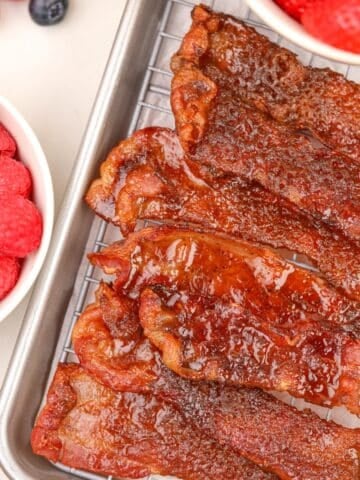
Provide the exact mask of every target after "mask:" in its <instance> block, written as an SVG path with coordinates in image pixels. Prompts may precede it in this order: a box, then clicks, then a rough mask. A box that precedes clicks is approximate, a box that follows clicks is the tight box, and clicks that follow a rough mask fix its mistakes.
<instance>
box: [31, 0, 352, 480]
mask: <svg viewBox="0 0 360 480" xmlns="http://www.w3.org/2000/svg"><path fill="white" fill-rule="evenodd" d="M171 66H172V70H173V72H174V78H173V81H172V90H171V101H172V108H173V112H174V115H175V120H176V133H175V132H173V131H171V130H169V129H164V128H156V127H154V128H147V129H145V130H142V131H139V132H137V133H135V134H134V135H133V136H132V137H131V138H129V139H127V140H125V141H123V142H121V143H120V145H118V146H117V147H116V148H114V149H113V150H112V151H111V152H110V154H109V156H108V158H107V159H106V161H105V162H104V163H103V164H102V166H101V177H100V178H99V179H97V180H95V181H94V182H93V184H92V185H91V187H90V190H89V192H88V193H87V196H86V200H87V202H88V204H89V205H90V207H91V208H92V209H93V210H94V211H95V212H96V213H97V214H98V215H100V216H101V217H103V218H105V219H106V220H107V221H109V222H111V223H113V224H114V225H117V226H119V227H120V229H121V232H122V234H123V235H124V236H125V237H126V238H125V240H123V241H119V242H116V243H114V244H112V245H110V246H108V247H106V248H104V249H103V250H102V251H100V252H98V253H92V254H90V255H89V259H90V261H91V262H92V263H93V264H94V265H96V266H98V267H100V268H102V269H103V271H104V272H105V273H106V274H113V275H114V282H113V284H111V285H110V284H106V283H104V282H101V283H100V286H99V288H98V290H97V293H96V302H95V303H93V304H92V305H89V306H88V307H87V308H86V310H85V311H84V313H83V314H82V315H81V317H80V319H79V320H78V323H77V324H76V326H75V329H74V332H73V345H74V349H75V352H76V353H77V355H78V358H79V361H80V365H75V364H68V365H60V366H59V367H58V371H57V373H56V375H55V379H54V381H53V384H52V386H51V388H50V391H49V394H48V399H47V404H46V406H45V407H44V409H43V410H42V413H41V414H40V416H39V417H38V419H37V422H36V426H35V428H34V430H33V434H32V447H33V449H34V451H35V452H36V453H38V454H40V455H43V456H45V457H47V458H49V459H50V460H53V461H60V462H62V463H64V464H66V465H70V466H72V467H77V468H83V469H86V470H91V471H94V472H101V473H104V474H107V475H113V476H117V477H127V478H139V477H144V476H146V475H149V474H151V473H159V474H162V475H175V476H177V477H179V478H182V479H184V480H200V479H201V480H203V479H209V480H210V479H214V480H215V479H216V480H218V479H225V480H226V479H229V480H230V479H231V480H238V479H276V478H280V479H297V480H300V479H301V480H350V479H351V480H356V479H357V480H358V479H359V478H360V466H359V453H360V430H359V429H355V428H345V427H344V426H340V425H337V424H335V423H333V422H331V421H326V420H322V419H320V418H319V417H318V416H317V415H316V414H315V413H312V412H309V411H303V412H301V411H298V410H297V409H295V408H294V407H291V406H289V405H287V404H285V403H283V402H282V401H280V400H278V399H276V398H275V397H273V396H272V395H270V394H269V393H266V391H277V392H284V391H286V392H288V393H290V394H291V395H293V396H294V397H297V398H302V399H304V400H306V401H309V402H312V403H314V404H318V405H322V406H326V407H334V406H343V407H346V408H347V409H348V411H349V412H352V413H353V414H355V415H359V414H360V163H359V158H360V155H359V154H360V87H359V86H358V85H356V84H354V83H351V82H349V81H347V80H345V79H344V78H343V77H342V76H341V75H339V74H337V73H334V72H332V71H330V70H327V69H325V70H319V69H314V68H310V67H304V66H303V65H301V64H300V63H299V62H298V60H297V58H296V57H295V56H294V55H293V54H292V53H290V52H288V51H287V50H284V49H282V48H280V47H278V46H277V45H274V44H272V43H271V42H270V41H269V40H267V39H266V38H264V37H263V36H261V35H259V34H258V33H257V32H256V31H255V30H253V29H252V28H250V27H248V26H246V25H245V24H243V23H242V22H240V21H238V20H236V19H234V18H232V17H229V16H225V15H222V14H218V13H214V12H212V11H210V10H209V9H207V8H205V7H201V6H200V7H196V8H195V9H194V11H193V24H192V26H191V29H190V31H189V32H188V33H187V34H186V36H185V37H184V40H183V42H182V45H181V47H180V50H179V51H178V53H177V54H176V55H175V56H174V57H173V59H172V65H171ZM305 131H306V132H305ZM305 133H306V134H305ZM315 138H316V140H315ZM138 220H151V221H155V222H160V223H162V224H165V225H163V226H157V227H148V228H145V229H142V230H139V231H136V232H135V233H134V232H133V231H134V229H135V227H136V225H137V223H138ZM175 225H176V227H175ZM261 244H266V246H264V245H261ZM274 249H286V250H287V251H288V250H291V251H294V252H297V253H298V254H301V255H304V256H306V258H307V259H308V260H309V261H311V263H312V264H313V265H314V267H316V268H314V270H316V269H318V272H316V273H314V272H311V271H309V270H304V269H301V268H299V267H296V266H294V265H293V264H291V263H289V262H288V261H287V260H286V259H285V258H284V257H283V256H281V254H280V253H279V251H278V250H274Z"/></svg>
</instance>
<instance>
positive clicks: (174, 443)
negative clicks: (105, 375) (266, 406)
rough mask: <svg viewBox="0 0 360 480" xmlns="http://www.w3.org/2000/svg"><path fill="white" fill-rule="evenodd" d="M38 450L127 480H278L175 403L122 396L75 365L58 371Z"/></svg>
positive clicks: (35, 438)
mask: <svg viewBox="0 0 360 480" xmlns="http://www.w3.org/2000/svg"><path fill="white" fill-rule="evenodd" d="M31 443H32V448H33V450H34V452H35V453H38V454H39V455H43V456H45V457H46V458H48V459H49V460H52V461H56V462H61V463H63V464H65V465H68V466H71V467H74V468H81V469H85V470H89V469H90V470H91V471H93V472H98V473H102V474H104V475H114V476H116V477H122V478H125V477H126V478H144V477H146V476H148V475H150V474H161V475H176V476H177V477H179V478H182V479H183V480H199V479H202V480H218V479H219V478H221V479H224V480H234V479H235V478H236V479H239V480H241V479H243V480H245V479H246V480H275V478H276V477H275V475H272V474H270V473H265V472H263V471H262V470H261V469H260V468H259V467H257V466H256V465H255V464H253V463H252V462H250V461H248V460H245V459H244V458H242V457H240V456H239V455H237V454H236V453H235V452H234V451H233V450H232V449H231V448H229V447H227V446H220V445H219V444H218V443H217V442H215V441H214V440H213V439H211V438H209V437H207V436H206V435H204V434H203V433H202V432H200V431H199V430H197V429H196V428H194V425H193V424H192V423H190V422H188V421H186V419H185V418H184V415H182V414H181V413H180V412H179V411H178V410H177V409H176V408H175V407H174V406H172V405H171V404H170V403H166V402H165V401H164V400H161V399H159V398H155V396H154V395H150V394H147V395H141V394H134V393H126V392H125V393H120V392H115V391H113V390H112V389H110V388H108V387H105V386H103V385H101V384H100V383H98V382H97V381H96V379H94V378H93V377H92V376H90V375H89V374H88V373H87V372H86V370H84V369H83V368H82V367H81V366H79V365H76V364H67V365H65V364H60V365H59V366H58V368H57V371H56V373H55V376H54V380H53V382H52V385H51V387H50V390H49V393H48V397H47V403H46V405H45V406H44V408H43V410H42V412H41V414H40V416H39V417H38V419H37V421H36V425H35V427H34V430H33V432H32V442H31Z"/></svg>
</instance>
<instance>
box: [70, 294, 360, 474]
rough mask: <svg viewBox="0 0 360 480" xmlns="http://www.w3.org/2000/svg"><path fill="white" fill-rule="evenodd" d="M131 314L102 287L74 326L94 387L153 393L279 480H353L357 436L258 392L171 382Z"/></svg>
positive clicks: (130, 307)
mask: <svg viewBox="0 0 360 480" xmlns="http://www.w3.org/2000/svg"><path fill="white" fill-rule="evenodd" d="M123 302H124V303H123ZM135 309H137V306H136V302H135V301H134V302H132V303H131V302H129V301H128V299H125V298H124V297H122V296H117V295H116V294H115V292H114V291H113V289H112V288H110V286H108V285H105V284H101V285H100V288H99V290H98V292H97V303H96V304H95V305H92V306H90V307H88V308H87V309H86V310H85V311H84V313H83V314H82V316H81V317H80V319H79V321H78V323H77V325H76V326H75V329H74V332H73V343H74V348H75V351H76V353H77V354H78V356H79V359H80V361H81V364H82V365H83V366H84V367H85V368H86V369H87V370H88V371H90V372H91V374H92V375H95V377H96V378H98V379H99V381H100V382H102V383H103V384H105V385H108V386H109V387H112V388H113V389H114V390H118V391H130V390H131V391H134V392H137V393H141V392H144V393H145V394H149V393H150V392H151V393H152V394H153V395H155V397H156V398H157V399H162V400H165V401H166V402H169V403H171V404H172V405H174V406H175V407H176V408H177V409H179V411H180V412H181V413H182V414H183V415H184V416H185V417H186V421H187V422H190V423H191V424H192V425H194V427H196V428H197V429H200V430H201V431H202V432H204V433H205V434H206V435H207V436H209V437H210V438H213V439H215V440H216V441H218V442H219V443H220V444H222V445H228V446H230V447H231V448H233V449H234V450H235V451H237V452H238V453H239V454H241V455H243V456H244V457H246V458H248V459H251V460H252V461H254V462H255V463H258V464H259V465H260V466H261V467H262V468H264V469H266V470H269V471H272V472H274V473H276V474H277V475H278V476H279V478H281V479H286V480H288V479H294V478H296V479H299V480H328V479H333V478H334V479H335V478H336V479H337V480H357V479H358V477H359V473H360V472H359V447H360V446H359V442H360V431H359V430H351V429H347V428H344V427H340V426H338V425H335V424H334V423H333V422H326V421H324V420H320V419H319V418H318V417H317V416H316V415H315V414H313V413H311V412H299V411H298V410H296V409H295V408H293V407H290V406H288V405H285V404H284V403H282V402H280V401H279V400H277V399H275V398H274V397H272V396H271V395H269V394H267V393H265V392H262V391H260V390H257V389H240V388H237V389H235V388H232V387H228V386H221V387H220V386H218V385H216V384H215V383H211V384H209V383H204V382H190V381H188V380H186V379H183V378H181V377H179V376H177V375H175V374H174V373H172V372H171V371H170V370H168V369H167V368H166V367H165V366H164V365H163V363H162V362H161V359H160V355H159V354H158V351H157V350H156V349H155V347H153V346H152V344H151V343H150V342H149V340H148V339H146V338H145V337H143V336H142V334H141V331H139V330H138V325H139V321H138V320H137V319H136V315H135V314H134V311H135ZM116 312H118V313H116ZM126 312H127V313H126ZM132 322H133V323H134V325H133V326H131V323H132ZM130 332H132V333H130ZM129 371H130V372H131V374H130V376H129V374H128V372H129ZM254 472H255V470H254ZM257 474H258V475H259V472H258V471H257ZM253 475H255V473H254V474H253ZM235 478H238V477H235ZM245 478H246V477H245ZM250 478H252V477H250ZM255 478H257V477H255ZM260 478H262V477H260ZM266 478H268V477H266ZM269 478H272V477H269Z"/></svg>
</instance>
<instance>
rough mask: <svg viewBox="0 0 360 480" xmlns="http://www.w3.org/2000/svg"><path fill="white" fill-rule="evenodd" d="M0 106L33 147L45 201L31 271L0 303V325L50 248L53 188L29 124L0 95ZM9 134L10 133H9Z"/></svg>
mask: <svg viewBox="0 0 360 480" xmlns="http://www.w3.org/2000/svg"><path fill="white" fill-rule="evenodd" d="M0 106H2V107H3V108H4V110H7V111H8V112H9V113H10V115H11V116H12V117H13V118H14V119H15V122H16V123H17V124H18V125H19V126H20V129H21V130H22V131H23V132H24V134H25V136H26V137H27V138H29V141H30V142H31V144H32V145H33V148H34V151H35V157H36V161H37V162H38V163H39V165H40V167H41V174H42V177H43V184H44V193H45V201H46V217H45V215H43V232H42V237H41V243H40V246H39V249H38V250H37V251H36V252H34V254H35V255H36V258H35V260H34V264H33V266H32V268H31V270H30V271H29V272H28V274H27V275H26V277H25V278H24V280H23V283H22V284H21V285H20V286H19V284H16V285H15V287H14V288H13V289H12V290H11V291H10V292H9V294H8V295H7V296H6V297H5V298H4V299H3V300H2V301H0V323H1V322H2V321H3V320H5V318H7V317H8V316H9V315H10V313H12V312H13V311H14V310H15V308H16V307H17V306H18V305H19V304H20V303H21V301H22V300H23V299H24V297H25V296H26V294H27V293H28V292H29V290H30V288H31V287H32V285H33V284H34V282H35V280H36V278H37V276H38V274H39V273H40V270H41V267H42V266H43V263H44V260H45V257H46V254H47V252H48V249H49V246H50V240H51V235H52V230H53V225H54V208H55V206H54V204H55V201H54V188H53V182H52V178H51V174H50V169H49V165H48V162H47V159H46V155H45V153H44V150H43V149H42V147H41V145H40V142H39V140H38V138H37V136H36V134H35V132H34V131H33V129H32V128H31V127H30V125H29V123H28V122H27V120H25V118H24V117H23V115H22V114H21V113H20V112H19V111H18V110H17V108H16V107H15V106H14V105H13V104H12V103H11V102H10V101H9V100H8V99H7V98H5V97H3V96H1V95H0ZM10 133H11V132H10Z"/></svg>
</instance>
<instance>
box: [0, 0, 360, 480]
mask: <svg viewBox="0 0 360 480" xmlns="http://www.w3.org/2000/svg"><path fill="white" fill-rule="evenodd" d="M194 3H195V2H191V1H187V0H186V1H184V0H167V1H165V0H163V1H162V0H128V2H127V7H126V11H125V15H124V17H123V19H122V22H121V24H120V26H119V30H118V33H117V36H116V39H115V43H114V46H113V50H112V53H111V55H110V59H109V62H108V65H107V69H106V72H105V74H104V77H103V80H102V84H101V87H100V90H99V93H98V97H97V100H96V102H95V105H94V108H93V112H92V115H91V117H90V121H89V124H88V128H87V132H86V134H85V137H84V140H83V144H82V147H81V149H80V152H79V155H78V160H77V164H76V167H75V169H74V171H73V175H72V181H71V183H70V185H69V187H68V190H67V194H66V196H65V200H64V203H63V206H62V209H61V212H60V215H59V219H58V222H57V225H56V229H55V232H54V237H53V242H52V246H51V249H50V252H49V255H48V258H47V262H46V264H45V266H44V268H43V272H42V275H41V277H40V278H39V280H38V282H37V287H36V289H35V291H34V294H33V296H32V299H31V302H30V305H29V308H28V310H27V313H26V317H25V319H24V324H23V327H22V330H21V333H20V336H19V339H18V342H17V346H16V349H15V352H14V355H13V358H12V362H11V366H10V369H9V372H8V375H7V378H6V381H5V384H4V387H3V390H2V393H1V397H0V463H1V464H2V466H3V468H4V469H5V470H6V472H7V474H8V475H9V477H10V478H12V479H14V480H43V479H44V480H45V479H46V480H48V479H49V478H51V479H54V480H57V479H75V478H79V477H80V478H86V479H92V480H95V479H96V480H98V479H104V478H106V477H103V476H99V475H94V474H90V473H86V472H81V471H78V470H74V469H71V468H67V467H65V466H63V465H52V464H51V463H49V462H47V461H46V460H44V459H42V458H40V457H37V456H35V455H34V454H33V453H32V452H31V449H30V445H29V437H30V432H31V428H32V425H33V423H34V420H35V418H36V415H37V412H38V410H39V406H40V405H41V402H42V401H43V399H44V393H45V392H46V389H47V386H48V384H49V382H50V380H51V377H52V374H53V371H54V370H55V368H56V366H57V364H58V362H59V361H65V362H66V361H76V357H75V355H74V353H73V350H72V345H71V330H72V327H73V325H74V323H75V321H76V319H77V318H78V316H79V314H80V313H81V311H82V309H83V307H84V306H85V305H86V304H87V303H88V302H90V301H91V300H92V299H93V291H94V289H95V288H96V285H97V283H98V280H99V278H100V275H101V273H100V272H99V271H97V270H96V269H94V268H93V267H91V266H90V265H89V264H88V262H87V260H86V252H89V251H93V250H97V249H99V248H101V247H102V246H103V245H105V244H107V243H109V242H111V241H113V240H115V239H119V238H120V235H119V231H118V230H117V229H115V228H114V227H112V226H108V225H106V224H105V222H103V221H101V220H99V219H97V218H96V219H94V216H93V214H92V213H91V212H90V211H89V210H88V208H87V207H86V206H85V205H84V203H83V200H82V199H83V195H84V193H85V191H86V188H87V187H88V185H89V183H90V181H91V179H92V178H95V176H97V169H98V166H99V164H100V163H101V161H102V160H103V159H104V158H105V156H106V154H107V152H108V151H109V150H110V148H111V147H112V146H114V145H115V144H116V143H117V142H118V141H119V140H120V139H122V138H125V137H126V136H127V135H129V134H131V133H132V132H133V131H134V130H136V129H138V128H142V127H145V126H148V125H160V126H167V127H173V125H174V122H173V118H172V115H171V111H170V105H169V89H170V81H171V73H170V71H169V60H170V57H171V55H172V54H173V53H174V52H175V51H176V50H177V48H178V46H179V42H180V39H181V37H182V35H183V34H184V33H185V32H186V30H187V29H188V27H189V25H190V12H191V8H192V6H193V4H194ZM203 3H206V4H208V5H210V6H212V7H214V8H215V9H218V10H221V11H225V12H226V13H230V14H233V15H235V16H237V17H239V18H242V19H244V20H245V21H247V22H248V23H250V24H251V25H253V26H255V28H257V30H258V31H259V32H261V33H263V34H265V35H267V36H268V37H270V38H271V40H273V41H275V42H277V43H279V44H280V45H282V46H284V47H286V48H289V49H290V50H293V51H294V52H295V53H297V54H298V55H299V57H300V59H301V60H302V61H303V62H304V63H305V64H311V65H313V66H317V67H325V66H327V67H330V68H332V69H334V70H336V71H339V72H341V73H342V74H344V75H346V76H347V77H348V78H349V79H352V80H354V81H358V82H359V81H360V67H352V66H349V65H344V64H340V63H334V62H330V61H328V60H326V59H323V58H320V57H317V56H314V55H312V54H311V53H309V52H307V51H304V50H302V49H301V48H299V47H297V46H295V45H293V44H291V43H290V42H288V41H287V40H285V39H283V38H281V37H280V36H279V35H278V34H276V33H275V32H273V31H272V30H271V29H269V27H267V26H266V25H264V24H263V23H262V22H261V20H259V19H258V18H257V17H256V16H255V15H254V14H252V13H251V12H250V10H249V9H248V7H247V6H246V3H245V2H244V1H241V0H227V1H226V2H225V1H221V0H213V1H212V0H208V1H206V2H203ZM290 258H291V260H292V261H294V262H296V263H300V264H301V262H300V259H299V258H298V257H296V255H291V257H290ZM277 396H280V397H281V398H282V399H283V400H284V401H286V402H289V403H291V404H295V405H296V406H297V407H298V408H304V407H309V404H306V403H305V402H303V401H301V400H295V399H292V398H291V397H290V396H288V395H284V394H283V395H277ZM310 408H312V409H313V410H315V411H316V412H317V413H318V414H319V415H321V416H322V417H324V418H327V419H329V418H332V419H333V420H334V421H336V422H338V423H342V424H345V425H347V426H349V427H360V420H359V419H358V418H357V417H356V416H355V415H350V414H348V413H347V412H346V411H345V410H344V409H342V408H335V409H332V410H329V409H326V408H322V407H315V406H312V405H310ZM111 478H112V477H108V480H111ZM150 478H151V479H152V480H155V479H160V478H165V477H159V476H151V477H149V479H150ZM166 478H167V479H170V478H173V477H166Z"/></svg>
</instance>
